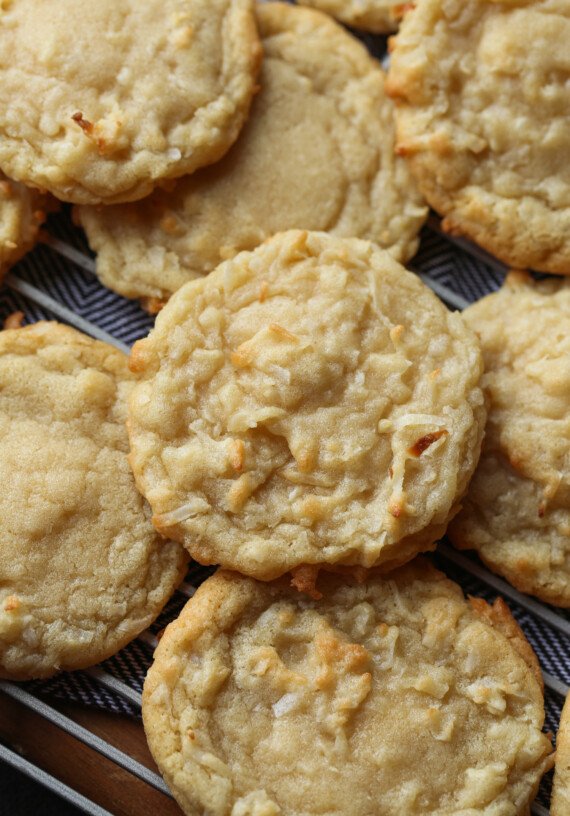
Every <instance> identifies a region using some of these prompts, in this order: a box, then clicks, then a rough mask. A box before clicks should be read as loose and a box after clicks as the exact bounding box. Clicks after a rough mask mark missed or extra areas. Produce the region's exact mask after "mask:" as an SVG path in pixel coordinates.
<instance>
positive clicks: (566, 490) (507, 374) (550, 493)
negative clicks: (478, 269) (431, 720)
mask: <svg viewBox="0 0 570 816" xmlns="http://www.w3.org/2000/svg"><path fill="white" fill-rule="evenodd" d="M463 314H464V317H465V319H466V321H467V322H468V323H469V325H470V326H472V328H474V329H475V330H476V331H477V333H478V334H479V336H480V338H481V344H482V348H483V355H484V360H485V375H484V379H483V384H484V387H485V390H486V392H487V395H488V397H489V402H490V405H489V419H488V423H487V429H486V433H485V441H484V444H483V452H482V454H481V461H480V463H479V466H478V468H477V470H476V472H475V475H474V477H473V480H472V482H471V484H470V486H469V492H468V494H467V497H466V498H465V500H464V502H463V504H464V509H463V511H462V513H461V514H460V515H459V516H458V517H457V519H456V520H455V521H454V523H453V525H452V527H451V529H450V535H451V538H452V540H453V542H454V543H455V544H456V545H457V546H458V547H460V548H462V549H463V548H474V549H476V550H477V551H478V552H479V554H480V556H481V558H483V560H484V561H485V562H486V563H487V564H488V565H489V566H490V567H491V569H493V570H494V571H496V572H499V573H500V574H501V575H504V576H505V577H506V578H507V579H508V580H509V581H510V582H511V583H512V584H514V585H515V586H516V587H517V588H518V589H520V590H521V591H523V592H529V593H531V594H532V595H536V596H538V597H539V598H541V599H542V600H543V601H546V602H548V603H553V604H556V605H558V606H566V607H570V284H568V283H567V282H566V281H553V280H549V281H543V282H541V283H536V282H533V280H532V279H531V278H530V277H529V276H527V275H524V274H523V273H512V274H511V275H509V276H508V277H507V280H506V282H505V285H504V286H503V288H502V289H501V290H500V291H499V292H497V293H495V294H492V295H489V296H488V297H486V298H484V299H483V300H481V301H479V302H478V303H476V304H474V305H473V306H470V307H469V309H467V310H466V311H465V312H464V313H463Z"/></svg>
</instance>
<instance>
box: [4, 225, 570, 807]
mask: <svg viewBox="0 0 570 816" xmlns="http://www.w3.org/2000/svg"><path fill="white" fill-rule="evenodd" d="M428 230H431V231H432V232H435V233H441V229H440V226H439V221H438V219H437V218H435V217H432V218H431V219H430V221H429V223H428ZM447 237H448V238H449V236H447ZM449 240H451V241H453V242H454V243H455V244H457V246H459V247H460V248H461V249H462V250H463V251H464V252H467V253H468V254H469V255H470V256H471V257H473V258H476V259H478V260H483V261H484V263H485V264H486V265H487V266H488V267H489V268H490V269H494V270H495V272H497V273H498V274H503V273H504V271H505V267H504V266H503V265H502V264H500V263H499V262H498V261H496V260H495V259H493V258H491V256H489V255H487V253H485V252H483V251H482V250H480V249H479V248H478V247H475V246H474V245H473V244H471V243H470V242H468V241H464V240H462V239H458V238H449ZM43 244H44V246H47V247H48V248H49V251H50V253H54V257H55V256H59V257H60V258H63V259H65V260H66V261H67V262H68V263H69V264H70V274H73V267H79V269H81V270H82V271H83V273H88V274H89V275H94V274H95V265H94V261H93V260H92V259H91V258H90V257H88V256H87V255H86V254H85V253H84V252H82V251H80V250H78V249H77V248H76V247H74V246H72V245H71V243H68V242H67V241H64V240H61V238H59V237H57V236H55V235H53V234H45V236H44V237H43ZM416 271H417V272H418V274H420V276H421V277H422V279H423V280H424V281H425V283H426V284H427V285H428V286H430V287H431V288H432V289H433V290H434V291H435V292H436V293H437V294H438V295H439V296H440V297H441V299H442V300H443V301H444V302H446V303H447V304H448V305H449V306H451V307H452V308H455V309H463V308H464V307H465V306H467V305H468V301H467V299H466V298H464V297H462V296H460V295H458V294H457V293H456V292H454V291H452V290H451V289H450V288H449V287H448V286H446V285H445V284H443V283H441V281H438V280H436V279H435V278H434V277H433V276H430V275H429V274H425V272H422V271H421V270H420V269H416ZM5 284H6V286H7V287H8V288H9V289H10V290H11V291H12V292H14V293H17V295H18V296H19V297H20V298H22V299H23V300H24V301H25V302H26V303H29V304H32V305H33V306H35V307H40V308H41V309H42V310H43V311H45V312H47V313H49V314H51V315H53V316H54V317H57V318H58V319H60V320H62V321H64V322H66V323H69V324H70V325H72V326H75V327H76V328H77V329H79V330H80V331H83V332H85V333H86V334H89V335H91V336H92V337H95V338H97V339H100V340H104V341H106V342H108V343H111V344H113V345H115V346H116V347H117V348H119V349H121V350H122V351H128V350H129V348H128V346H127V344H125V343H124V342H122V341H121V340H120V339H118V338H117V337H114V336H112V335H111V334H109V333H108V332H107V331H105V330H104V329H103V328H101V326H100V325H98V324H97V323H96V322H94V321H91V320H86V319H85V318H84V317H82V316H80V315H79V314H77V313H76V312H74V311H73V310H71V309H69V308H68V307H67V306H66V305H64V304H63V303H62V302H61V301H60V300H57V299H55V298H53V297H52V296H51V295H48V294H47V293H46V292H45V291H42V290H41V289H40V288H38V287H37V286H35V285H33V284H31V283H30V282H29V281H28V280H25V279H24V278H23V277H22V276H20V275H19V274H18V273H17V272H12V273H11V274H10V275H8V276H7V278H6V280H5ZM438 553H439V556H438V557H439V558H440V559H441V563H442V564H443V565H444V566H445V567H446V568H450V569H452V570H453V569H455V570H459V571H460V572H461V573H462V574H463V575H464V576H467V577H468V578H469V579H476V580H477V581H479V582H481V583H482V584H483V585H485V586H486V587H487V588H488V590H489V592H490V593H494V592H496V593H499V594H500V595H503V596H505V597H507V598H508V599H509V600H510V601H511V602H512V603H513V604H515V605H516V607H517V608H518V609H519V610H521V611H522V612H523V613H525V614H528V615H530V616H531V617H532V618H533V619H537V620H539V621H541V622H542V623H543V624H544V625H545V626H546V627H548V628H549V629H550V630H552V631H553V632H554V633H556V634H557V635H558V636H561V638H562V641H561V642H562V643H563V641H564V639H565V638H570V619H569V618H568V617H566V616H565V613H564V612H563V611H556V610H554V609H551V608H549V607H547V606H545V605H544V604H541V603H539V602H538V601H536V600H534V599H532V598H530V597H527V596H525V595H523V594H522V593H520V592H518V591H517V590H515V589H514V588H513V587H511V586H510V585H509V584H507V583H506V582H505V581H503V580H502V579H500V578H498V577H497V576H496V575H493V574H492V573H490V572H489V571H488V570H487V569H485V568H484V567H483V566H481V564H480V562H478V561H476V560H474V559H472V558H471V557H469V556H466V555H464V554H461V553H459V552H456V551H455V550H453V549H452V548H450V547H448V546H446V545H440V548H439V550H438ZM194 591H195V586H194V585H193V584H190V583H185V584H183V585H182V587H181V588H180V590H179V592H180V593H182V595H183V596H184V597H185V598H188V597H190V596H191V595H192V594H193V593H194ZM138 641H140V642H141V643H143V644H144V645H145V646H146V647H151V648H154V646H155V645H156V642H157V641H156V637H155V635H154V634H153V633H152V632H151V631H147V632H145V633H143V634H142V635H140V636H139V638H138ZM568 645H570V640H568V642H567V643H565V644H564V643H563V645H561V646H560V649H561V652H566V653H568V654H570V650H568V649H567V647H568ZM565 647H566V648H565ZM81 674H83V675H85V676H87V677H88V678H89V679H90V680H91V681H92V682H94V683H96V684H98V685H99V686H100V687H102V688H104V689H107V690H108V691H110V692H112V693H113V694H116V695H119V696H120V697H121V698H122V699H123V700H125V701H126V702H127V703H128V704H129V705H130V706H132V707H134V708H135V709H136V710H140V706H141V695H140V692H139V691H138V690H137V689H136V688H134V687H132V686H131V685H129V684H127V683H125V682H123V681H122V680H120V679H118V678H117V677H115V676H114V675H113V674H110V673H109V672H108V671H107V670H106V669H104V668H102V667H95V668H92V669H88V670H85V671H84V672H82V673H81ZM568 676H569V677H570V667H569V672H568ZM544 683H545V687H546V689H547V690H548V691H549V692H551V693H552V694H554V695H557V696H558V697H560V698H563V697H565V696H566V694H567V693H568V691H569V686H568V684H567V683H566V682H565V680H564V679H562V678H560V677H557V676H556V675H555V674H553V673H551V672H548V671H545V672H544ZM0 692H1V693H3V694H4V695H7V696H8V697H9V698H11V699H12V700H15V701H17V702H18V703H20V704H22V705H23V706H25V707H26V708H28V709H30V710H32V711H34V712H35V713H36V714H38V715H40V716H41V717H44V718H46V719H47V720H48V721H49V722H51V723H53V724H54V725H55V726H57V727H58V728H60V729H62V731H64V732H67V733H68V734H70V735H71V736H72V737H74V738H75V739H77V740H79V741H80V742H82V743H84V744H85V745H87V746H88V747H89V748H91V749H93V750H94V751H96V752H97V753H98V754H100V755H101V756H102V757H106V758H107V759H108V760H110V761H112V762H113V763H115V764H116V765H117V766H119V767H120V768H123V769H124V770H126V771H128V772H129V773H130V774H132V775H133V776H134V777H137V778H138V779H140V780H142V781H143V782H144V783H146V784H147V785H149V786H151V787H152V788H154V789H155V790H157V791H160V792H162V793H165V794H167V795H169V796H170V793H169V791H168V788H167V787H166V785H165V784H164V782H163V780H162V778H161V777H160V776H159V775H158V774H157V773H155V772H153V771H151V770H149V769H148V768H147V767H145V766H144V765H142V764H141V763H140V762H138V761H137V760H135V759H133V758H132V757H131V756H129V755H127V754H126V753H124V752H123V751H121V750H119V749H117V748H115V747H114V746H113V745H111V744H110V743H109V742H107V741H105V740H104V739H102V738H101V737H99V736H97V735H96V734H95V733H93V732H91V731H90V730H88V729H87V728H85V727H83V726H82V725H79V724H78V723H77V722H75V721H74V720H73V719H71V718H70V717H67V716H66V715H64V714H62V713H61V712H60V711H58V710H57V709H56V708H54V707H53V706H51V705H50V704H49V703H47V702H46V701H45V700H44V699H41V698H40V697H39V696H38V694H36V693H31V692H30V691H29V690H27V689H24V688H22V687H21V686H19V685H17V684H15V683H11V682H0ZM0 759H1V760H3V761H5V762H7V763H8V764H10V765H12V766H13V767H14V768H16V769H18V770H20V771H22V772H23V773H24V774H27V775H28V776H30V777H32V778H33V779H35V780H36V781H37V782H40V783H41V784H43V785H45V786H46V787H47V788H50V789H51V790H52V791H53V792H54V793H56V794H58V795H59V796H61V797H62V798H63V799H65V800H67V801H68V802H69V803H71V804H72V805H74V806H75V807H77V808H78V809H80V810H82V811H83V812H85V813H87V814H91V816H112V814H110V813H109V811H107V810H105V809H103V808H101V807H100V806H99V805H98V804H96V803H95V802H93V801H92V800H90V799H88V798H87V797H85V796H83V795H82V794H80V793H78V792H77V791H76V790H74V789H73V788H71V787H69V786H68V785H65V784H63V783H62V782H61V781H59V780H58V779H56V778H55V777H54V776H52V775H51V774H49V773H47V772H46V771H44V770H42V769H41V768H39V767H37V766H36V765H34V764H32V763H31V762H29V761H28V760H27V759H25V758H23V757H22V756H20V755H19V754H18V753H16V752H15V751H13V750H11V749H10V748H8V747H6V746H4V745H2V744H1V743H0ZM532 812H533V814H535V816H545V814H547V813H548V810H547V808H546V807H545V806H544V805H542V804H540V803H539V802H536V803H535V804H534V805H533V807H532Z"/></svg>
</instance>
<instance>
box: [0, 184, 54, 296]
mask: <svg viewBox="0 0 570 816" xmlns="http://www.w3.org/2000/svg"><path fill="white" fill-rule="evenodd" d="M45 206H46V198H45V196H43V195H41V193H39V192H38V191H37V190H30V189H29V188H27V187H24V185H23V184H18V183H17V182H15V181H11V180H10V179H8V178H6V176H4V175H3V174H2V173H0V280H1V279H2V276H3V275H4V274H5V273H6V272H7V271H8V269H10V267H11V266H13V264H15V263H16V262H17V261H19V260H20V258H21V257H22V256H23V255H25V254H26V252H28V251H29V250H30V249H32V247H33V246H34V244H35V243H36V240H37V237H38V231H39V228H40V226H41V225H42V223H43V221H44V219H45V217H46V212H45Z"/></svg>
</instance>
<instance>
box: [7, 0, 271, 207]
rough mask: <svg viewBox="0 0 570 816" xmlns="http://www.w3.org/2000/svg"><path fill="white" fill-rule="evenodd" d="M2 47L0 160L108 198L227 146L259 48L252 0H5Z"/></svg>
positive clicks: (35, 180) (75, 195) (247, 96)
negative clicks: (144, 0)
mask: <svg viewBox="0 0 570 816" xmlns="http://www.w3.org/2000/svg"><path fill="white" fill-rule="evenodd" d="M0 54H1V57H0V168H1V169H2V170H3V171H5V173H6V174H7V175H8V176H10V177H11V178H14V179H17V180H18V181H22V182H23V183H26V184H30V185H31V186H35V187H40V188H42V189H46V190H49V191H50V192H52V193H53V194H54V195H55V196H56V197H58V198H60V199H62V200H63V201H71V202H75V203H78V204H97V203H101V202H103V203H105V204H110V203H114V202H118V201H134V200H136V199H138V198H142V197H143V196H146V195H148V194H149V193H150V192H151V190H152V189H153V187H154V186H155V185H156V184H157V182H159V181H160V180H161V179H169V178H176V177H178V176H181V175H184V174H185V173H191V172H193V171H194V170H196V169H197V168H198V167H202V166H203V165H205V164H209V163H211V162H214V161H216V160H217V159H219V158H220V157H221V156H223V154H224V153H225V152H226V151H227V150H228V148H229V147H230V146H231V144H232V143H233V142H234V141H235V139H236V137H237V135H238V133H239V130H240V128H241V126H242V124H243V122H244V120H245V118H246V116H247V112H248V108H249V104H250V101H251V97H252V94H253V92H254V90H255V76H256V73H257V69H258V65H259V61H260V57H261V50H260V46H259V40H258V36H257V32H256V28H255V19H254V12H253V0H162V1H161V2H158V0H150V1H149V2H145V3H140V2H135V0H100V2H98V3H90V2H85V1H84V0H81V1H80V2H78V1H77V0H46V2H42V3H36V2H34V0H11V2H10V3H8V4H5V8H3V9H2V14H1V16H0Z"/></svg>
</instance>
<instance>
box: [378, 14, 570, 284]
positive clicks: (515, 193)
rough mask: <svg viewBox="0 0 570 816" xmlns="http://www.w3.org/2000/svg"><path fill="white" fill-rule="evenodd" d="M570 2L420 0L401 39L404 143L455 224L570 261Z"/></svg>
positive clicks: (396, 50)
mask: <svg viewBox="0 0 570 816" xmlns="http://www.w3.org/2000/svg"><path fill="white" fill-rule="evenodd" d="M569 41H570V3H568V2H567V0H530V2H528V0H504V1H503V2H494V1H493V2H492V1H491V0H464V2H461V3H451V2H441V0H418V2H417V3H415V7H414V8H413V10H411V11H410V12H408V13H407V14H406V16H405V18H404V21H403V23H402V26H401V28H400V31H399V33H398V35H397V37H396V38H395V41H394V42H393V50H392V56H391V63H390V75H389V79H388V84H387V89H388V91H389V93H391V94H392V96H393V97H394V98H395V99H396V102H397V132H398V138H397V149H398V152H399V153H400V154H401V155H404V156H406V158H407V159H408V161H409V163H410V167H411V169H412V171H413V173H414V175H415V176H416V179H417V181H418V184H419V186H420V189H421V191H422V192H423V193H424V195H425V196H426V198H427V200H428V202H429V203H430V204H431V206H432V207H434V208H435V209H436V210H437V211H438V212H439V213H440V214H441V215H443V216H444V222H443V224H444V227H445V228H446V229H447V230H448V231H450V232H453V233H461V234H463V235H467V236H468V237H470V238H473V239H474V240H475V241H477V242H478V243H479V244H481V246H483V247H485V249H487V250H489V251H490V252H492V253H494V254H495V255H496V256H497V257H498V258H500V259H501V260H502V261H504V262H505V263H506V264H508V265H510V266H514V267H517V268H527V267H531V268H534V269H539V270H542V271H544V272H555V273H559V274H569V273H570V138H569V136H568V128H567V112H568V109H569V108H570V83H568V82H567V78H568V72H569V70H570V63H569V61H568V42H569Z"/></svg>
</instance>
